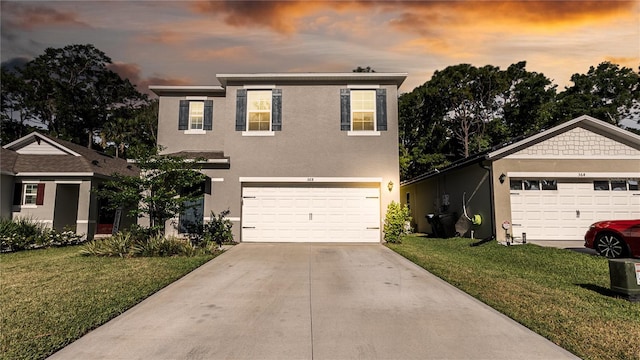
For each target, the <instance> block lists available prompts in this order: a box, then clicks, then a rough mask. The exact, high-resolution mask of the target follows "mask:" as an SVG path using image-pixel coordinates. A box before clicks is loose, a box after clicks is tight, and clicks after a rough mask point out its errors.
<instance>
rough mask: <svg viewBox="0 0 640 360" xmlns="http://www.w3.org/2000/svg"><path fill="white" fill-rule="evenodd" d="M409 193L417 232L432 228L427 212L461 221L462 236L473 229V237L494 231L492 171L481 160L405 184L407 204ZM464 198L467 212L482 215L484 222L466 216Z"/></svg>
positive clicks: (404, 200) (470, 215) (459, 222)
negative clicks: (483, 165) (446, 201)
mask: <svg viewBox="0 0 640 360" xmlns="http://www.w3.org/2000/svg"><path fill="white" fill-rule="evenodd" d="M407 193H409V194H410V198H411V204H410V205H411V215H412V217H413V221H414V224H415V226H416V231H417V232H423V233H431V232H432V231H433V229H432V227H431V225H429V223H428V221H427V218H426V216H427V215H428V214H446V215H447V216H451V217H452V219H449V218H448V219H447V221H450V220H452V221H453V223H454V224H455V223H456V222H457V223H458V227H457V230H461V229H462V231H459V232H460V233H461V235H462V236H467V237H470V236H471V230H473V232H474V238H484V237H488V236H490V235H491V234H492V231H491V230H492V227H491V222H492V218H491V216H492V211H491V206H492V205H491V174H490V172H489V171H488V170H487V169H485V168H483V167H481V166H480V164H479V163H478V164H474V165H470V166H467V167H465V168H462V169H459V170H454V171H449V172H446V173H444V174H440V175H436V176H433V177H430V178H428V179H425V180H423V181H419V182H416V183H413V184H409V185H406V186H403V187H402V189H401V194H400V198H401V201H402V203H403V204H406V199H407ZM445 196H446V197H447V198H448V205H447V204H446V203H445ZM463 200H464V203H465V206H466V211H467V215H468V216H469V217H473V215H475V214H478V215H480V216H481V217H482V224H480V225H472V224H471V222H470V221H468V220H467V219H466V218H465V216H464V208H463ZM465 229H466V231H464V230H465Z"/></svg>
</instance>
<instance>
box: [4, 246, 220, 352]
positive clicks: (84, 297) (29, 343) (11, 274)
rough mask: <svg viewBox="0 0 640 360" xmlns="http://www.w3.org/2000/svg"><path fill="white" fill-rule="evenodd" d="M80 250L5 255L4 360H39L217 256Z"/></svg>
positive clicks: (48, 250) (40, 251)
mask: <svg viewBox="0 0 640 360" xmlns="http://www.w3.org/2000/svg"><path fill="white" fill-rule="evenodd" d="M78 252H79V247H77V246H74V247H66V248H51V249H44V250H33V251H23V252H18V253H13V254H2V255H0V279H1V280H0V281H1V283H0V305H1V306H0V320H1V323H0V326H1V327H0V341H1V342H0V357H1V358H3V359H39V358H44V357H46V356H48V355H51V354H53V353H54V352H55V351H56V350H59V349H61V348H62V347H64V346H65V345H68V344H69V343H71V342H73V341H74V340H76V339H78V338H79V337H81V336H82V335H83V334H86V333H87V332H88V331H90V330H92V329H94V328H96V327H98V326H99V325H101V324H104V323H105V322H107V321H108V320H110V319H112V318H113V317H115V316H117V315H119V314H121V313H122V312H124V311H125V310H127V309H128V308H130V307H132V306H133V305H135V304H137V303H139V302H140V301H142V300H143V299H145V298H146V297H148V296H149V295H151V294H153V293H154V292H156V291H158V290H159V289H161V288H163V287H165V286H166V285H168V284H170V283H172V282H173V281H175V280H176V279H179V278H180V277H182V276H184V275H185V274H187V273H189V272H191V271H192V270H193V269H195V268H197V267H199V266H200V265H202V264H204V263H205V262H207V261H209V260H210V259H211V258H213V256H211V255H207V256H198V257H190V258H187V257H167V258H126V259H123V258H98V257H83V256H80V255H79V253H78Z"/></svg>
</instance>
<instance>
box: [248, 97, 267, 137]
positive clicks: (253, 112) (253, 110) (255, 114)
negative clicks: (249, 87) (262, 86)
mask: <svg viewBox="0 0 640 360" xmlns="http://www.w3.org/2000/svg"><path fill="white" fill-rule="evenodd" d="M270 130H271V90H267V91H264V90H261V91H248V92H247V131H270Z"/></svg>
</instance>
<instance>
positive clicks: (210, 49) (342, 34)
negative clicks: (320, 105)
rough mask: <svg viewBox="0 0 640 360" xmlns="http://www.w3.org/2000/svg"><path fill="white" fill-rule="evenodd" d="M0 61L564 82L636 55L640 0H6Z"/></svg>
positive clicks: (192, 77)
mask: <svg viewBox="0 0 640 360" xmlns="http://www.w3.org/2000/svg"><path fill="white" fill-rule="evenodd" d="M1 11H2V15H1V16H2V17H1V19H2V28H1V36H2V42H1V44H2V45H1V46H2V47H1V55H2V62H3V63H19V62H20V61H21V60H22V61H24V60H25V59H26V60H29V59H32V58H33V57H35V56H38V55H40V54H42V53H43V51H44V50H45V49H46V48H48V47H63V46H65V45H69V44H87V43H90V44H93V45H95V46H96V47H97V48H98V49H100V50H102V51H103V52H105V53H106V54H107V55H108V56H109V57H111V59H112V60H113V62H114V63H115V66H114V67H113V69H114V70H115V71H117V72H118V73H119V74H120V75H123V76H126V77H128V78H129V79H130V80H131V81H132V82H133V83H135V84H137V85H138V87H139V89H140V90H141V91H145V92H146V91H147V89H146V87H147V86H148V84H158V85H217V84H218V82H217V80H216V79H215V74H216V73H254V72H350V71H351V70H352V69H354V68H356V67H357V66H371V67H372V68H373V69H375V70H376V71H379V72H407V73H409V76H408V78H407V80H406V81H405V83H404V85H403V86H402V88H401V91H403V92H408V91H411V90H412V89H413V88H414V87H415V86H418V85H421V84H423V83H424V82H425V81H427V80H428V79H429V78H430V77H431V75H432V74H433V72H434V71H435V70H441V69H444V68H445V67H447V66H450V65H457V64H460V63H470V64H473V65H475V66H483V65H487V64H491V65H496V66H500V67H501V68H506V67H507V66H509V65H510V64H512V63H515V62H518V61H521V60H525V61H527V69H528V70H529V71H536V72H542V73H544V74H545V75H546V76H548V77H549V78H551V79H552V80H553V81H554V83H555V84H557V85H559V90H562V89H563V88H564V86H566V85H569V84H570V81H569V80H570V77H571V75H572V74H574V73H585V72H587V70H588V69H589V66H595V65H597V64H598V63H600V62H602V61H607V60H608V61H612V62H615V63H617V64H620V65H624V66H627V67H632V68H634V69H636V70H637V68H638V66H639V65H640V1H592V2H590V1H520V0H518V1H516V0H512V1H465V0H459V1H398V2H394V1H380V2H371V1H331V2H313V1H284V2H267V1H263V2H242V1H209V2H207V1H198V2H172V1H126V2H125V1H44V2H34V1H4V0H2V2H1Z"/></svg>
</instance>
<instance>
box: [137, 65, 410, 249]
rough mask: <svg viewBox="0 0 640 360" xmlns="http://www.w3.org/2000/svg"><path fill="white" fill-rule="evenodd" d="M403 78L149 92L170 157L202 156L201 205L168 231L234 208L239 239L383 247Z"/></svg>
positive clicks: (325, 76) (326, 76)
mask: <svg viewBox="0 0 640 360" xmlns="http://www.w3.org/2000/svg"><path fill="white" fill-rule="evenodd" d="M406 76H407V74H406V73H267V74H218V75H216V77H217V79H218V81H219V82H220V84H221V86H161V85H158V86H153V85H152V86H150V89H151V90H152V91H153V92H155V93H156V94H157V95H158V96H159V97H160V103H159V117H158V144H159V145H161V146H164V147H165V149H164V150H163V151H164V152H163V153H164V154H173V155H177V156H181V157H184V158H188V159H194V160H195V159H198V158H204V159H206V160H204V161H200V162H199V164H198V165H199V166H201V167H202V172H203V173H204V174H205V175H207V176H208V180H207V182H206V183H205V186H203V189H204V190H203V194H202V197H201V198H200V200H199V201H198V202H196V204H193V205H195V206H194V208H192V209H191V210H190V211H188V212H185V213H183V214H181V215H180V217H179V219H174V220H173V221H170V222H169V223H168V224H167V225H168V226H167V229H168V232H169V233H171V232H172V231H173V232H177V233H180V232H182V230H181V228H184V226H182V224H183V223H187V222H189V221H203V220H205V221H206V220H208V219H209V216H210V215H209V214H210V213H211V211H213V212H215V213H220V212H221V211H224V210H229V211H230V214H229V216H228V218H229V219H230V220H231V221H232V222H233V230H232V231H233V234H234V238H235V240H236V241H247V242H374V243H375V242H380V241H381V238H382V224H383V220H382V218H383V217H384V214H385V212H386V209H387V205H388V204H389V203H390V202H391V201H396V202H397V201H398V200H399V197H398V195H399V187H398V183H399V181H400V179H399V177H400V176H399V161H398V87H399V86H400V85H401V84H402V82H403V81H404V80H405V78H406ZM176 220H177V221H176ZM170 223H173V224H176V225H178V226H177V227H175V229H173V228H172V227H171V225H172V224H170Z"/></svg>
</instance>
